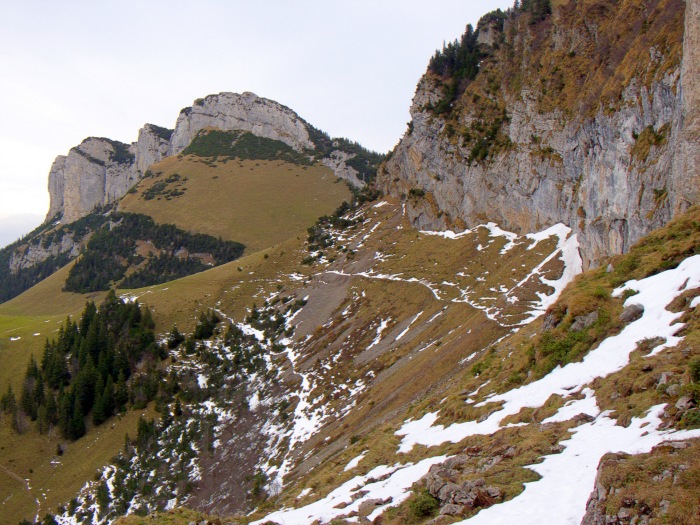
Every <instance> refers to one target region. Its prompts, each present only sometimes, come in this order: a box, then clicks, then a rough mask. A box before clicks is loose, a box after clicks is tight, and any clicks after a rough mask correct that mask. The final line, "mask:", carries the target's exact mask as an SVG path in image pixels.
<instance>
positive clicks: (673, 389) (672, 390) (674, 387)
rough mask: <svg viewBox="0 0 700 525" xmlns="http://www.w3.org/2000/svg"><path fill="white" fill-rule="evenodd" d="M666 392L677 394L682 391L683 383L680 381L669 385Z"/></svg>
mask: <svg viewBox="0 0 700 525" xmlns="http://www.w3.org/2000/svg"><path fill="white" fill-rule="evenodd" d="M666 393H667V394H668V395H669V396H677V395H678V394H680V393H681V385H679V384H678V383H674V384H672V385H669V386H668V388H667V389H666Z"/></svg>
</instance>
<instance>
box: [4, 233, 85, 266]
mask: <svg viewBox="0 0 700 525" xmlns="http://www.w3.org/2000/svg"><path fill="white" fill-rule="evenodd" d="M85 243H86V240H85V239H79V242H76V241H75V239H74V235H73V234H68V235H64V236H62V237H61V238H60V239H59V240H57V241H56V242H52V243H51V244H49V245H48V246H45V245H44V244H43V243H37V244H29V245H24V246H23V247H21V248H20V249H19V250H17V251H16V252H14V253H13V254H12V257H11V258H10V262H9V268H10V271H11V272H12V273H13V274H17V273H18V272H19V271H20V270H22V269H24V268H31V267H32V266H35V265H37V264H40V263H42V262H44V261H45V260H47V259H48V258H49V257H56V256H57V255H60V254H63V253H68V254H69V256H70V257H71V258H74V257H77V256H78V254H79V253H80V250H81V248H83V246H84V245H85Z"/></svg>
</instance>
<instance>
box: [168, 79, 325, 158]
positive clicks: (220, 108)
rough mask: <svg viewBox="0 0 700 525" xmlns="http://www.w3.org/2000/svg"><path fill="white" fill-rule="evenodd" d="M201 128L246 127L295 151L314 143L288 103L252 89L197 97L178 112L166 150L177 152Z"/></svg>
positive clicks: (306, 128) (304, 123) (234, 129)
mask: <svg viewBox="0 0 700 525" xmlns="http://www.w3.org/2000/svg"><path fill="white" fill-rule="evenodd" d="M205 128H216V129H220V130H223V131H248V132H250V133H252V134H254V135H257V136H259V137H264V138H268V139H272V140H279V141H280V142H284V143H285V144H287V145H288V146H291V147H292V148H294V149H295V150H297V151H304V150H306V149H310V150H313V149H314V147H315V146H314V143H313V142H312V141H311V138H310V137H309V131H308V125H307V124H306V122H304V121H303V120H302V119H301V118H300V117H299V115H297V114H296V113H295V112H294V111H292V110H291V109H289V108H288V107H286V106H283V105H282V104H279V103H277V102H274V101H272V100H268V99H266V98H261V97H258V96H257V95H255V94H254V93H249V92H246V93H243V94H238V93H219V94H218V95H209V96H208V97H205V98H203V99H197V100H196V101H195V103H194V104H193V105H192V106H191V107H188V108H185V109H183V110H182V111H181V112H180V116H179V117H178V118H177V123H176V124H175V132H174V133H173V136H172V139H171V141H170V150H169V154H170V155H176V154H178V153H180V152H181V151H182V150H183V149H185V148H186V147H187V146H188V145H189V143H190V142H192V139H194V138H195V137H196V136H197V133H198V132H199V131H201V130H202V129H205Z"/></svg>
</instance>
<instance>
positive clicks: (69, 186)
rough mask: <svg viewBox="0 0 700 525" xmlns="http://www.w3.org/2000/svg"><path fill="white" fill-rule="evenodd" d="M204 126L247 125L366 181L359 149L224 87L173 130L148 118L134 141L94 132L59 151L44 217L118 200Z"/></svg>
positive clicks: (70, 216) (76, 213)
mask: <svg viewBox="0 0 700 525" xmlns="http://www.w3.org/2000/svg"><path fill="white" fill-rule="evenodd" d="M206 129H219V130H222V131H245V132H250V133H252V134H254V135H256V136H259V137H263V138H269V139H272V140H278V141H280V142H283V143H285V144H287V145H288V146H290V147H292V148H294V149H295V150H296V151H298V152H300V153H305V154H309V156H310V157H311V156H313V157H314V158H319V159H320V160H321V161H322V162H323V163H324V164H325V165H326V166H328V167H329V168H331V169H332V170H333V171H334V173H335V174H336V176H338V177H340V178H343V179H345V180H347V181H348V182H350V183H351V184H353V185H355V186H358V187H360V186H362V185H363V184H364V182H363V180H362V174H361V173H360V172H359V171H358V170H356V169H355V168H354V167H352V166H350V165H348V164H347V161H348V160H350V159H352V158H353V157H355V156H356V155H357V153H355V152H346V151H342V147H340V148H338V147H336V146H334V143H333V142H331V141H330V139H329V138H328V137H326V136H325V135H324V134H323V133H321V132H319V131H318V130H316V129H315V128H313V127H312V126H311V125H309V124H308V123H307V122H306V121H304V120H303V119H302V118H301V117H299V116H298V115H297V114H296V113H295V112H294V111H292V110H291V109H289V108H287V107H286V106H283V105H282V104H279V103H277V102H274V101H272V100H268V99H265V98H262V97H258V96H257V95H255V94H253V93H248V92H246V93H243V94H237V93H220V94H218V95H209V96H207V97H205V98H203V99H197V100H196V101H195V102H194V104H193V105H192V106H191V107H187V108H184V109H183V110H182V111H181V112H180V115H179V117H178V119H177V122H176V124H175V129H174V130H169V129H166V128H162V127H160V126H156V125H154V124H146V125H144V127H143V128H141V130H139V135H138V140H137V141H136V142H134V143H132V144H129V145H127V144H124V143H121V142H117V141H113V140H110V139H105V138H94V137H91V138H88V139H85V140H84V141H83V142H82V143H81V144H80V145H78V146H76V147H74V148H72V149H71V150H70V152H69V153H68V155H60V156H58V157H57V158H56V160H55V161H54V163H53V166H52V167H51V171H50V173H49V195H50V198H51V204H50V207H49V212H48V214H47V216H46V221H50V220H52V219H54V218H56V217H57V216H59V215H60V217H61V220H62V222H63V223H70V222H73V221H75V220H77V219H79V218H81V217H84V216H85V215H87V214H88V213H90V212H91V211H92V210H93V209H95V208H96V207H99V206H105V205H108V204H111V203H113V202H116V201H118V200H119V199H120V198H122V197H123V196H124V195H126V192H127V191H128V190H129V188H131V187H132V186H133V185H134V184H136V183H137V182H138V181H139V180H140V179H141V178H142V177H143V176H144V174H145V173H146V171H147V170H148V168H149V167H150V166H152V165H153V164H156V163H158V162H160V161H161V160H163V159H164V158H166V157H168V156H171V155H178V154H179V153H181V152H182V150H183V149H185V148H186V147H187V146H188V145H189V144H190V143H191V142H192V140H193V139H194V138H195V137H196V136H197V134H198V133H199V132H201V131H202V130H206ZM326 143H327V144H326Z"/></svg>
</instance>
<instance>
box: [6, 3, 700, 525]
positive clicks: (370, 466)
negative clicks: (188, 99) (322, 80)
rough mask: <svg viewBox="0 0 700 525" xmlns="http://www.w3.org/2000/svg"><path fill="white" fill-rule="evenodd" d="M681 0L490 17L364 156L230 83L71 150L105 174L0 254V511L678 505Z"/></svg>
mask: <svg viewBox="0 0 700 525" xmlns="http://www.w3.org/2000/svg"><path fill="white" fill-rule="evenodd" d="M699 4H700V2H698V1H696V0H688V1H687V3H686V4H685V6H684V4H683V3H682V2H675V1H672V0H644V1H634V2H633V1H631V0H630V1H627V0H623V1H621V2H612V1H610V0H595V1H593V0H580V1H578V2H571V1H566V0H557V1H552V2H550V1H548V0H524V1H522V2H517V3H516V4H515V6H514V7H513V9H510V10H508V11H505V12H503V11H497V12H493V13H488V14H487V15H485V16H484V18H482V20H481V21H480V22H479V24H478V26H477V28H476V29H474V28H469V27H468V28H467V31H466V32H465V35H464V36H463V37H462V38H461V39H460V40H458V41H456V42H452V43H448V44H446V45H445V46H444V48H443V49H441V50H438V51H437V52H436V54H435V55H434V56H433V58H432V59H431V60H430V63H429V64H428V70H427V72H426V74H425V75H424V77H423V78H422V79H421V80H420V82H419V85H418V90H417V92H416V97H415V99H414V102H413V107H412V114H413V121H412V123H410V124H409V129H408V131H407V133H406V135H405V136H404V137H403V139H402V140H401V142H400V143H399V145H398V146H397V147H396V149H395V150H394V151H393V152H391V153H390V154H389V155H388V156H387V158H386V159H385V160H384V159H382V157H381V156H379V155H376V154H373V153H371V152H368V151H366V150H364V149H362V148H361V147H360V146H359V145H357V144H353V143H350V142H348V141H346V140H343V139H330V138H329V137H327V136H326V135H324V134H323V133H321V132H318V131H317V130H315V129H314V128H312V127H311V126H309V125H308V124H306V123H305V122H304V121H303V120H301V118H299V117H297V116H296V114H295V113H293V112H292V111H291V110H289V109H288V108H284V107H283V106H280V105H279V104H277V103H275V102H272V101H265V100H264V99H258V98H257V97H255V96H254V95H251V94H243V95H233V94H220V95H210V96H209V97H206V98H204V99H201V100H198V101H195V103H194V104H193V106H192V107H191V108H186V109H185V110H183V111H182V112H181V113H180V116H179V117H178V122H177V124H176V127H175V130H174V131H173V132H172V134H171V133H170V132H167V130H164V131H162V132H159V131H158V130H157V129H156V128H150V129H151V131H149V132H148V135H147V136H149V137H151V138H150V139H148V140H149V141H151V144H153V145H154V146H153V147H152V148H151V151H153V152H156V150H157V152H158V153H157V154H156V153H153V154H152V156H151V157H148V160H143V161H142V163H141V164H139V159H146V158H147V157H146V156H145V155H144V154H143V153H139V151H138V148H137V146H135V145H132V146H125V145H124V147H121V146H118V145H114V144H112V143H111V142H109V141H106V140H103V139H88V140H87V141H86V143H84V144H86V145H85V147H84V148H83V149H81V151H82V153H75V152H72V153H71V154H74V156H77V157H80V159H85V158H86V157H85V155H87V152H92V153H90V156H91V157H93V158H94V159H97V160H100V159H102V162H104V166H102V168H104V173H106V172H107V171H109V170H111V171H109V172H110V173H117V172H120V170H122V171H121V172H120V173H122V172H123V173H124V174H125V175H124V180H129V177H131V176H132V175H129V174H130V173H131V174H135V175H133V176H134V177H135V179H134V183H133V185H132V186H131V187H129V188H127V189H126V191H125V193H124V194H123V195H121V196H120V197H115V198H114V199H115V200H114V201H111V202H109V203H106V205H105V200H104V199H105V197H104V195H105V194H102V193H101V194H100V195H102V197H101V198H102V199H103V200H101V201H100V202H99V203H98V204H96V206H98V207H96V208H94V209H91V210H87V207H85V210H86V211H85V215H84V216H81V217H80V218H79V219H77V220H75V221H74V222H67V220H66V218H65V213H66V211H67V210H68V209H69V208H70V207H71V206H74V205H75V204H76V203H80V202H81V198H79V197H75V198H74V197H70V198H69V199H68V201H66V200H65V199H64V203H63V204H62V205H61V206H63V207H62V208H60V209H61V210H62V211H59V212H58V213H59V214H60V213H63V218H59V215H56V216H54V217H53V218H52V220H50V221H48V222H46V223H45V224H44V225H42V226H41V227H40V228H38V229H37V230H35V231H34V232H32V233H31V234H30V235H29V236H28V237H27V238H26V239H24V240H23V241H21V242H18V243H15V244H14V245H11V246H10V247H8V248H6V249H5V250H3V251H2V252H0V262H2V261H5V262H6V264H7V265H8V268H11V270H8V271H9V273H5V276H4V278H3V279H2V280H0V283H4V286H6V287H7V289H8V290H10V293H7V292H6V293H7V296H6V298H7V300H6V301H5V302H4V303H3V304H0V358H1V359H2V362H3V367H0V413H1V414H2V421H1V422H0V438H1V439H2V442H3V445H2V446H0V467H2V468H1V469H0V471H1V472H0V474H1V475H2V476H3V477H0V480H2V481H1V482H0V515H2V516H3V519H4V520H6V521H7V522H9V523H17V522H20V520H26V521H23V522H22V523H23V524H26V523H27V522H29V523H32V521H33V522H34V523H46V524H52V523H58V524H61V525H68V524H70V525H75V524H88V523H90V524H99V525H102V524H107V523H117V524H119V525H136V524H139V525H140V524H146V523H149V524H154V523H155V524H160V523H163V524H165V523H170V524H184V525H190V524H191V523H196V524H199V525H201V524H202V523H205V524H207V525H214V524H219V525H220V524H222V523H224V524H252V523H256V524H268V525H269V524H278V525H282V524H286V525H291V524H299V525H308V524H319V525H321V524H331V523H332V524H334V525H339V524H343V523H374V524H379V523H382V524H384V525H400V524H421V523H425V524H427V523H430V524H450V523H465V524H468V525H473V524H479V523H489V524H494V523H523V524H528V523H531V524H540V523H562V524H564V523H567V524H569V523H581V524H583V525H598V524H627V523H636V524H642V523H644V524H653V523H674V524H682V525H685V524H687V525H691V524H695V523H696V522H697V511H698V507H697V486H698V484H697V480H698V479H700V460H698V457H699V456H698V449H699V448H700V408H698V403H700V350H699V349H700V346H699V345H698V342H699V341H700V339H699V338H700V314H699V313H698V311H697V309H698V305H700V299H698V297H700V259H699V257H700V207H698V206H697V202H696V197H695V192H696V190H697V186H696V176H697V172H696V171H694V170H695V168H694V167H693V166H694V164H693V163H695V162H696V154H697V151H696V147H697V142H695V139H694V138H693V137H695V135H694V134H695V133H696V127H695V124H696V117H695V111H696V109H697V108H696V106H695V105H694V103H693V100H694V98H693V97H695V91H694V89H695V86H694V83H693V82H692V78H693V75H694V71H695V68H696V65H697V61H696V59H695V58H694V57H695V56H696V51H695V48H696V46H694V44H693V42H695V40H696V39H697V26H698V22H700V20H699V19H700V11H699V10H698V9H699ZM166 132H167V133H166ZM166 135H167V136H166ZM635 135H636V136H635ZM155 136H157V137H158V138H157V140H156V139H155V138H154V137H155ZM144 140H145V139H144ZM100 144H101V146H99V147H103V148H104V150H103V152H102V153H100V150H99V148H98V147H97V146H98V145H100ZM81 147H82V145H81V146H79V147H78V148H81ZM120 148H121V149H120ZM124 148H126V149H124ZM129 148H131V149H129ZM127 150H128V151H130V152H131V154H133V159H132V158H131V157H129V156H128V155H126V154H125V153H124V154H119V153H118V152H119V151H121V152H124V151H127ZM100 155H101V156H100ZM353 155H354V156H353ZM80 159H78V158H75V159H74V160H75V161H76V162H82V161H81V160H80ZM117 159H126V160H123V162H118V160H117ZM130 159H131V160H130ZM88 161H89V162H90V164H89V165H84V166H83V168H81V169H83V170H84V171H83V172H82V174H78V172H77V171H76V174H77V175H76V181H80V180H81V178H83V177H84V178H86V179H90V178H91V177H92V175H91V173H93V171H91V170H92V169H93V168H94V167H95V166H100V164H99V162H93V161H91V160H89V159H88ZM341 161H342V162H344V163H345V166H346V167H347V166H350V167H352V168H353V169H354V170H355V172H356V174H359V175H356V178H357V179H362V182H363V183H364V184H362V185H360V186H361V187H358V186H357V185H352V184H351V185H349V186H346V185H345V184H344V183H342V179H340V178H339V173H338V171H337V169H338V165H339V163H340V162H341ZM110 163H111V164H110ZM334 163H335V164H334ZM336 164H337V165H336ZM75 165H76V166H77V165H78V164H75ZM90 166H92V167H90ZM119 166H121V167H119ZM135 166H137V167H135ZM334 166H335V168H334ZM95 169H97V168H95ZM333 169H335V170H336V171H332V170H333ZM130 170H135V171H130ZM375 174H376V176H375ZM118 178H119V177H116V176H115V177H114V180H116V179H118ZM104 180H106V179H104ZM120 180H121V179H120ZM346 180H347V179H346ZM98 193H99V192H98ZM64 195H66V194H65V193H64ZM98 200H99V199H98ZM57 202H58V201H57ZM75 209H77V208H75ZM81 213H82V212H81ZM10 265H11V266H10ZM1 268H2V266H0V269H1ZM12 269H14V270H12ZM13 271H14V273H12V272H13ZM10 297H11V298H10ZM86 303H87V304H86Z"/></svg>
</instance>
